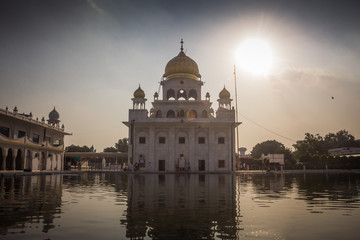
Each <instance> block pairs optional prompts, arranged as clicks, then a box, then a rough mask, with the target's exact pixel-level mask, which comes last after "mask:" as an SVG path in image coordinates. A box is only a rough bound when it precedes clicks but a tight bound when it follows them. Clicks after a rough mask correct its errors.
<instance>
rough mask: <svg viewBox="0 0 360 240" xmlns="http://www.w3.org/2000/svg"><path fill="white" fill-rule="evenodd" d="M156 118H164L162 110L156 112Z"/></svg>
mask: <svg viewBox="0 0 360 240" xmlns="http://www.w3.org/2000/svg"><path fill="white" fill-rule="evenodd" d="M156 117H157V118H162V113H161V111H160V110H157V111H156Z"/></svg>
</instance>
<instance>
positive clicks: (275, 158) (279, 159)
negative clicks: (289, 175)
mask: <svg viewBox="0 0 360 240" xmlns="http://www.w3.org/2000/svg"><path fill="white" fill-rule="evenodd" d="M261 158H262V159H265V158H266V159H269V163H279V164H280V165H284V164H285V161H284V154H271V153H269V154H267V155H265V154H261Z"/></svg>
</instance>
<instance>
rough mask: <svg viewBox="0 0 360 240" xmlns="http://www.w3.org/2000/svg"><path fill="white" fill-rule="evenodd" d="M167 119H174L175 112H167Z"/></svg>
mask: <svg viewBox="0 0 360 240" xmlns="http://www.w3.org/2000/svg"><path fill="white" fill-rule="evenodd" d="M166 117H167V118H174V117H175V112H174V111H173V110H169V111H168V112H167V114H166Z"/></svg>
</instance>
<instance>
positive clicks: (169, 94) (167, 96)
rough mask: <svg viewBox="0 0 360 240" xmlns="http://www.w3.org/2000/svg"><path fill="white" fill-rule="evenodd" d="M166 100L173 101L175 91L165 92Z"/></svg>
mask: <svg viewBox="0 0 360 240" xmlns="http://www.w3.org/2000/svg"><path fill="white" fill-rule="evenodd" d="M166 99H167V100H175V91H174V89H169V90H167V93H166Z"/></svg>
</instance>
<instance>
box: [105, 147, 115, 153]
mask: <svg viewBox="0 0 360 240" xmlns="http://www.w3.org/2000/svg"><path fill="white" fill-rule="evenodd" d="M117 151H118V150H117V149H116V148H114V147H107V148H104V152H117Z"/></svg>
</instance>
